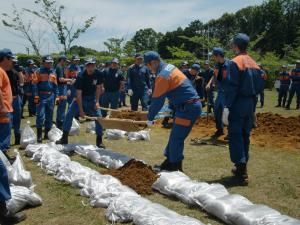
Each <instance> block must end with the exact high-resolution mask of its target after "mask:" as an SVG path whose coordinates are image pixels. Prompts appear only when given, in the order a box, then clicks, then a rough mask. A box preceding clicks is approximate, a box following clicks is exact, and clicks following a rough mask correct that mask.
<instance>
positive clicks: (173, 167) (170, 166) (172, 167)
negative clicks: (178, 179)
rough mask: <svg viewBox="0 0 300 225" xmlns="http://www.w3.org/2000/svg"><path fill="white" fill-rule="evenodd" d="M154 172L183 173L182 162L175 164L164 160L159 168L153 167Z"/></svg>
mask: <svg viewBox="0 0 300 225" xmlns="http://www.w3.org/2000/svg"><path fill="white" fill-rule="evenodd" d="M154 170H155V171H157V172H160V171H164V170H165V171H171V172H172V171H181V172H183V170H182V161H180V162H177V163H171V162H169V161H168V159H166V160H165V161H164V162H163V163H162V164H161V165H160V166H158V165H155V166H154Z"/></svg>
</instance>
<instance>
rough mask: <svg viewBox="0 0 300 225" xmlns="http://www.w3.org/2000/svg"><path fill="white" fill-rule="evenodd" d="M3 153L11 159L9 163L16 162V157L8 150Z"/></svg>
mask: <svg viewBox="0 0 300 225" xmlns="http://www.w3.org/2000/svg"><path fill="white" fill-rule="evenodd" d="M3 154H4V155H5V157H6V158H7V160H8V161H9V163H10V164H11V165H12V164H14V162H15V161H16V157H15V156H9V155H8V154H7V151H5V152H3Z"/></svg>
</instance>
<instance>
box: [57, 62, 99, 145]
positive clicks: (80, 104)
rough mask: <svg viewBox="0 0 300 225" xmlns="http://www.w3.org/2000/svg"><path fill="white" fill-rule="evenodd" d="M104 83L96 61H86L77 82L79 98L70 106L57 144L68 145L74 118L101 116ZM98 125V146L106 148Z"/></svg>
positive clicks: (97, 124)
mask: <svg viewBox="0 0 300 225" xmlns="http://www.w3.org/2000/svg"><path fill="white" fill-rule="evenodd" d="M102 83H103V81H102V79H101V76H99V71H98V70H96V60H95V59H94V58H89V59H87V60H86V63H85V69H84V70H83V71H82V72H81V73H80V74H79V75H78V77H77V80H76V82H75V88H76V90H77V93H76V95H77V97H76V99H74V100H73V102H72V104H71V105H70V107H69V109H68V112H67V114H66V118H65V121H64V125H63V136H62V138H61V139H60V140H59V141H57V142H56V143H57V144H68V136H69V132H70V130H71V127H72V121H73V118H74V117H75V116H76V115H77V114H79V115H80V117H82V118H84V117H85V116H86V115H87V116H93V117H94V116H96V117H100V116H101V110H100V108H99V107H100V105H99V99H100V94H101V85H102ZM95 123H96V134H97V139H96V145H97V146H98V147H99V148H105V147H104V145H103V143H102V127H101V125H100V124H99V123H98V122H95Z"/></svg>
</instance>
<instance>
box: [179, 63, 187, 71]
mask: <svg viewBox="0 0 300 225" xmlns="http://www.w3.org/2000/svg"><path fill="white" fill-rule="evenodd" d="M188 68H189V63H188V62H187V61H183V62H182V63H181V64H180V68H179V69H180V70H181V71H183V70H187V69H188Z"/></svg>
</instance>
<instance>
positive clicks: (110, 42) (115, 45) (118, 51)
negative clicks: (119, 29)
mask: <svg viewBox="0 0 300 225" xmlns="http://www.w3.org/2000/svg"><path fill="white" fill-rule="evenodd" d="M123 42H124V38H109V39H107V41H105V42H104V45H105V46H106V48H107V50H108V53H109V55H111V56H112V57H116V58H121V56H122V52H123V50H122V44H123Z"/></svg>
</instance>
